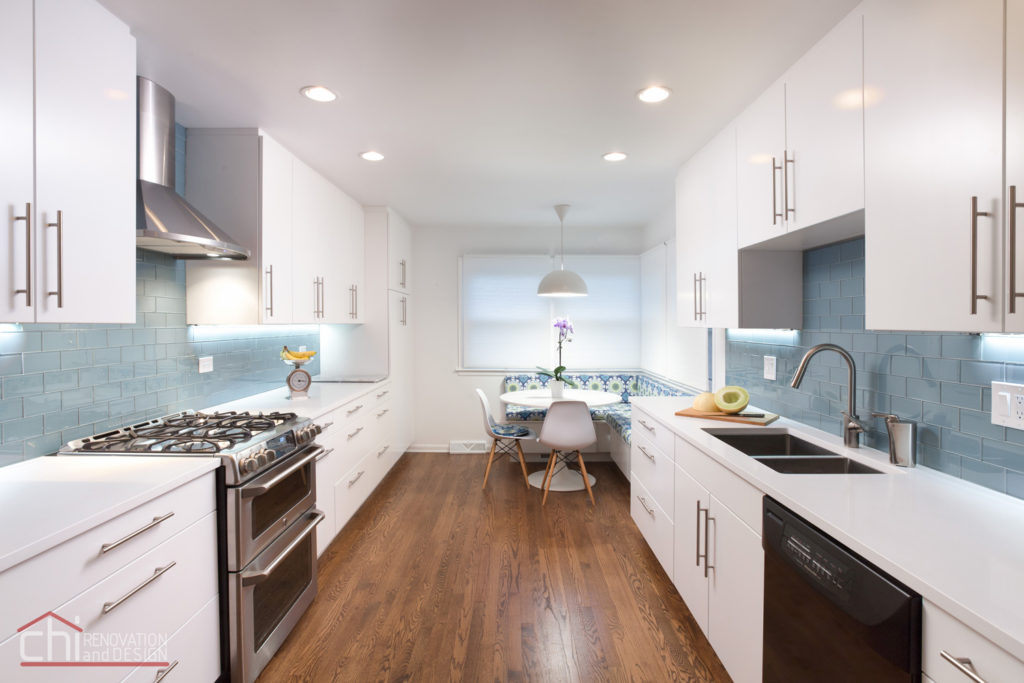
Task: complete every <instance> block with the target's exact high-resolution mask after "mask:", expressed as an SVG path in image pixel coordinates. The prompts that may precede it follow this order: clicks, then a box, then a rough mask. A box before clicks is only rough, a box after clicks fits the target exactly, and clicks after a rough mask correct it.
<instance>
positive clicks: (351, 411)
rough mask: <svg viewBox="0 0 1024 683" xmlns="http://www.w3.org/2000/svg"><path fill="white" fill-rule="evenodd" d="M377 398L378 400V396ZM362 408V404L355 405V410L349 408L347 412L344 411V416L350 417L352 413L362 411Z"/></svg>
mask: <svg viewBox="0 0 1024 683" xmlns="http://www.w3.org/2000/svg"><path fill="white" fill-rule="evenodd" d="M377 398H380V396H378V397H377ZM362 408H363V404H362V403H360V404H359V405H357V406H356V407H355V408H350V409H349V410H346V411H345V414H346V415H351V414H352V413H354V412H357V411H359V410H362Z"/></svg>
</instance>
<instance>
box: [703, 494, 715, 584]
mask: <svg viewBox="0 0 1024 683" xmlns="http://www.w3.org/2000/svg"><path fill="white" fill-rule="evenodd" d="M713 521H715V518H714V517H712V516H711V508H708V509H707V510H705V511H704V578H705V579H706V578H708V572H709V571H711V570H712V569H714V568H715V565H713V564H711V554H710V552H709V551H708V546H709V545H710V544H711V533H710V531H711V530H710V529H709V528H708V527H709V526H710V525H711V522H713ZM715 528H716V529H717V528H718V527H717V526H716V527H715Z"/></svg>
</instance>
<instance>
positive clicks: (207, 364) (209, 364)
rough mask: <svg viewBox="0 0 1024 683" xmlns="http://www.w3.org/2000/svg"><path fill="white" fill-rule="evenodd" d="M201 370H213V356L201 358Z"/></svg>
mask: <svg viewBox="0 0 1024 683" xmlns="http://www.w3.org/2000/svg"><path fill="white" fill-rule="evenodd" d="M199 372H201V373H202V372H213V356H203V357H201V358H200V359H199Z"/></svg>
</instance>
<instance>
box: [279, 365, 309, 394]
mask: <svg viewBox="0 0 1024 683" xmlns="http://www.w3.org/2000/svg"><path fill="white" fill-rule="evenodd" d="M311 360H313V359H312V358H306V359H303V360H286V361H284V363H285V365H293V366H295V369H294V370H292V371H291V372H290V373H288V378H287V379H286V380H285V385H286V386H287V387H288V398H290V399H300V398H309V387H310V385H311V384H312V383H313V378H312V377H310V375H309V373H308V372H306V371H305V370H303V369H302V366H303V365H305V364H306V363H308V362H309V361H311Z"/></svg>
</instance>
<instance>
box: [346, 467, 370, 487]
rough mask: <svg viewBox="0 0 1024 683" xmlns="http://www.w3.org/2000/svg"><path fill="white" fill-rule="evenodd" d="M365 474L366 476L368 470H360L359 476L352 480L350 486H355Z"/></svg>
mask: <svg viewBox="0 0 1024 683" xmlns="http://www.w3.org/2000/svg"><path fill="white" fill-rule="evenodd" d="M364 474H366V470H360V471H359V474H357V475H356V478H355V479H352V480H350V481H349V482H348V485H349V486H355V484H356V482H357V481H359V480H360V479H362V478H363V475H364Z"/></svg>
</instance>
